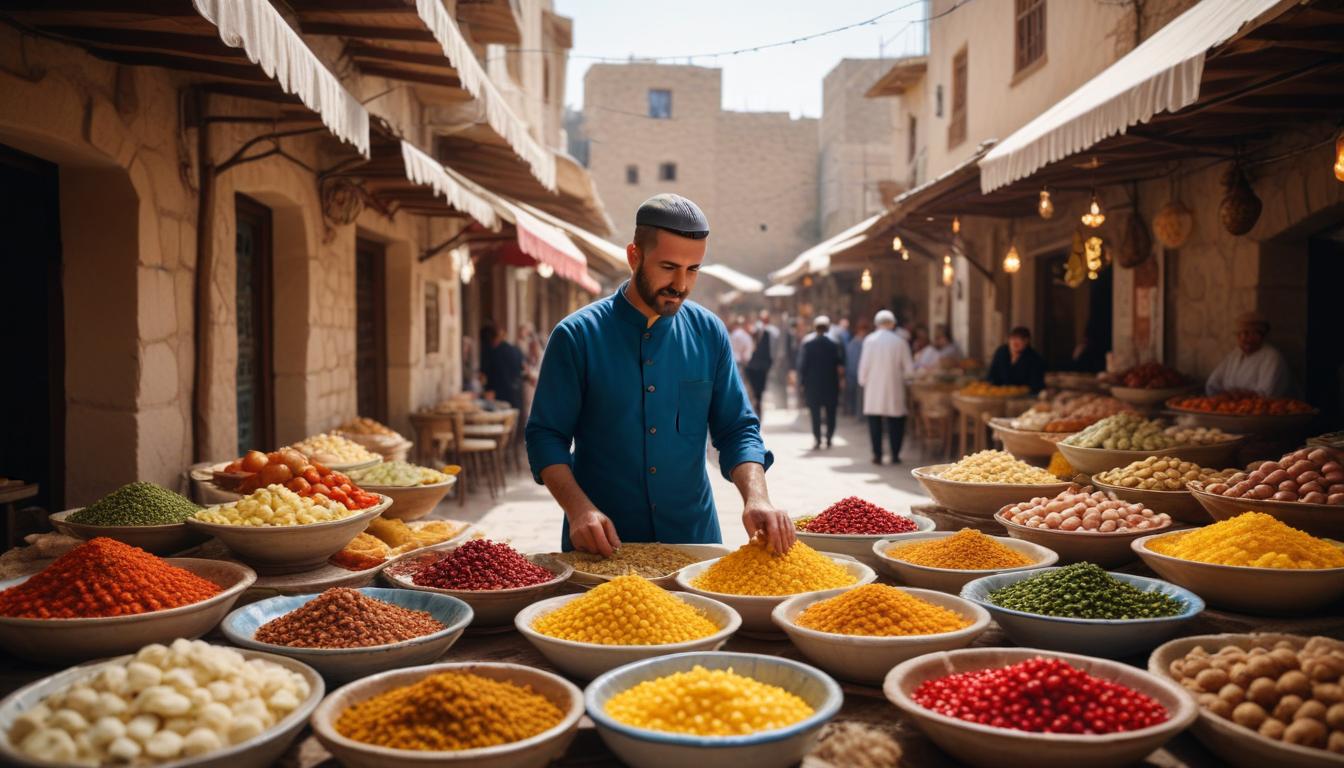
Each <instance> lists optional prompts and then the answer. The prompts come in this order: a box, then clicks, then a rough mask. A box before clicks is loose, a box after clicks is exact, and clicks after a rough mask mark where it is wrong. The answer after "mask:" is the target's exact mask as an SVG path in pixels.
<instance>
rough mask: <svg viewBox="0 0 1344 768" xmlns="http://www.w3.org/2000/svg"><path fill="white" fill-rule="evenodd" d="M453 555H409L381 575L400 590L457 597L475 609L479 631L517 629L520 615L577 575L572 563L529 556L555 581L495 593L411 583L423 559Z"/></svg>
mask: <svg viewBox="0 0 1344 768" xmlns="http://www.w3.org/2000/svg"><path fill="white" fill-rule="evenodd" d="M451 551H452V550H450V549H448V550H439V551H437V552H423V551H415V552H408V553H407V554H405V555H403V556H402V557H399V558H397V559H396V560H393V561H392V562H391V563H388V565H387V566H386V567H384V568H383V571H382V574H381V575H382V578H383V581H385V582H386V583H388V584H390V585H391V586H393V587H398V588H400V589H415V590H419V591H421V592H434V593H437V594H440V595H451V596H452V597H456V598H457V599H458V600H461V601H462V602H464V603H466V604H467V605H470V606H471V610H472V613H473V614H474V618H473V619H472V620H471V627H472V629H473V630H476V629H491V628H498V627H511V626H513V618H514V617H515V616H517V615H518V612H519V611H521V610H522V609H523V608H526V607H527V606H529V605H531V604H532V603H535V602H536V601H538V600H543V599H545V598H548V597H550V596H551V595H554V594H555V593H556V592H558V591H559V590H560V587H561V586H562V585H564V583H565V582H566V581H568V580H569V577H570V576H572V575H573V574H574V566H572V565H570V564H569V563H562V562H560V561H559V560H556V559H555V558H553V557H551V556H550V555H527V559H528V560H531V561H532V562H533V563H536V564H537V565H540V566H541V567H542V568H545V569H546V570H548V571H550V572H551V573H553V574H555V578H553V579H551V580H550V581H547V582H544V583H541V584H533V585H532V586H530V587H515V588H513V589H492V590H472V589H439V588H438V587H425V586H421V585H419V584H416V583H415V582H414V581H412V580H411V579H412V574H411V573H410V572H408V570H407V569H409V568H412V567H414V565H415V564H420V563H421V561H422V559H423V561H424V563H428V562H431V561H433V560H436V559H437V558H439V557H443V556H444V555H446V554H447V553H448V552H451ZM422 567H423V566H422Z"/></svg>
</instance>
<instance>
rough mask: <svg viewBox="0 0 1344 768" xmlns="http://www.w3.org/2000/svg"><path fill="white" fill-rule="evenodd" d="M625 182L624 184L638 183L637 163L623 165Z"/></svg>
mask: <svg viewBox="0 0 1344 768" xmlns="http://www.w3.org/2000/svg"><path fill="white" fill-rule="evenodd" d="M625 183H626V184H638V183H639V166H638V165H627V166H625Z"/></svg>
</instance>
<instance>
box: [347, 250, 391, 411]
mask: <svg viewBox="0 0 1344 768" xmlns="http://www.w3.org/2000/svg"><path fill="white" fill-rule="evenodd" d="M385 286H386V261H385V259H384V253H383V246H382V244H380V243H375V242H373V241H371V240H364V239H362V238H361V239H359V240H356V241H355V402H356V404H357V407H358V408H359V415H360V416H368V417H369V418H371V419H377V420H378V421H381V422H383V423H386V422H387V302H386V297H387V290H386V287H385Z"/></svg>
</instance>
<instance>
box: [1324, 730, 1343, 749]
mask: <svg viewBox="0 0 1344 768" xmlns="http://www.w3.org/2000/svg"><path fill="white" fill-rule="evenodd" d="M1325 748H1326V749H1328V750H1330V751H1331V752H1335V753H1340V752H1344V731H1331V732H1330V738H1329V739H1327V740H1326V742H1325Z"/></svg>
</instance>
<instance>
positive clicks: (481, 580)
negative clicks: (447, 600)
mask: <svg viewBox="0 0 1344 768" xmlns="http://www.w3.org/2000/svg"><path fill="white" fill-rule="evenodd" d="M554 578H555V574H553V573H551V572H550V571H548V570H546V569H545V568H542V567H541V566H540V565H537V564H536V563H533V562H532V561H531V560H528V559H527V558H526V557H523V556H522V555H521V554H520V553H519V552H518V550H516V549H514V548H513V547H510V546H509V545H508V544H505V543H503V542H495V541H490V540H489V539H473V540H471V541H468V542H466V543H465V544H463V545H462V546H460V547H458V548H457V549H454V550H453V551H451V552H449V553H448V554H446V555H444V556H443V557H441V558H439V559H437V560H434V561H433V562H430V563H429V564H427V565H425V566H423V567H421V568H420V569H419V570H417V571H415V573H414V574H413V575H412V576H411V581H412V582H414V583H416V584H419V585H420V586H422V587H436V588H438V589H463V590H481V591H484V590H491V589H516V588H518V587H531V586H534V585H537V584H544V583H546V582H548V581H551V580H553V579H554Z"/></svg>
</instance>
